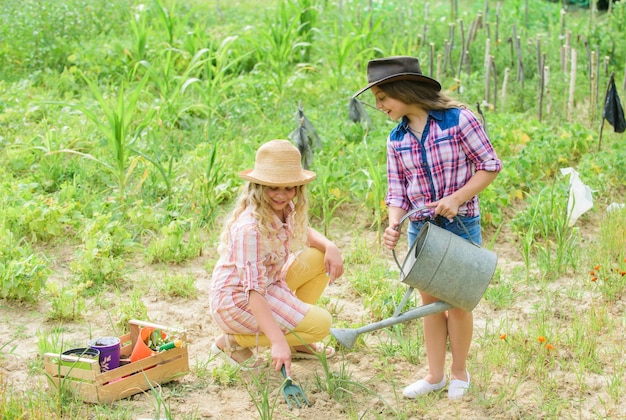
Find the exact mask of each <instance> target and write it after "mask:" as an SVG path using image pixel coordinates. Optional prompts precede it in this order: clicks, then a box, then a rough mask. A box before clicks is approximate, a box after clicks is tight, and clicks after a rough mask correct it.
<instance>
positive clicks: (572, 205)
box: [561, 168, 593, 226]
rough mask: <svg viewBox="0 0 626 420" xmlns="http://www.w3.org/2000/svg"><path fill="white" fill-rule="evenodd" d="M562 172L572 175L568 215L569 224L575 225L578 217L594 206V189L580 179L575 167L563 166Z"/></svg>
mask: <svg viewBox="0 0 626 420" xmlns="http://www.w3.org/2000/svg"><path fill="white" fill-rule="evenodd" d="M561 174H563V175H569V176H570V178H569V199H568V201H567V215H568V219H569V226H574V224H575V223H576V221H577V220H578V218H579V217H580V216H582V215H583V214H584V213H585V212H587V211H588V210H589V209H591V208H592V207H593V197H592V193H593V191H592V190H591V188H589V187H588V186H587V185H585V184H584V183H583V182H582V181H581V180H580V175H579V174H578V172H577V171H576V170H575V169H574V168H561Z"/></svg>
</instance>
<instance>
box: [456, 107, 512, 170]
mask: <svg viewBox="0 0 626 420" xmlns="http://www.w3.org/2000/svg"><path fill="white" fill-rule="evenodd" d="M459 132H460V134H461V135H462V136H463V139H464V141H462V142H461V144H462V145H463V148H464V149H465V153H466V154H467V156H468V158H469V159H470V160H471V161H472V162H473V163H474V167H475V170H477V171H481V170H482V171H489V172H500V171H501V170H502V162H501V161H500V159H498V156H497V155H496V152H495V150H494V149H493V146H492V145H491V142H490V141H489V138H488V137H487V134H486V133H485V130H484V129H483V126H482V124H480V122H479V121H478V119H476V117H475V116H474V114H472V113H471V112H470V111H468V110H465V109H464V110H462V111H461V114H460V118H459Z"/></svg>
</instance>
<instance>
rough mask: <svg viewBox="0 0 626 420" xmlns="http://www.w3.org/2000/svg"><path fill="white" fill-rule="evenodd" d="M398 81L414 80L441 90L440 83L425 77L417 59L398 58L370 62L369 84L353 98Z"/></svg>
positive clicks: (368, 67)
mask: <svg viewBox="0 0 626 420" xmlns="http://www.w3.org/2000/svg"><path fill="white" fill-rule="evenodd" d="M397 80H414V81H416V82H421V83H425V84H428V85H430V86H432V87H433V88H434V89H437V90H438V91H439V90H441V84H440V83H439V82H438V81H436V80H435V79H433V78H431V77H428V76H424V74H423V73H422V68H421V67H420V62H419V60H418V59H417V58H414V57H404V56H398V57H387V58H379V59H377V60H370V61H369V62H368V63H367V83H368V84H367V86H365V87H364V88H363V89H361V90H359V91H358V92H357V93H355V94H354V95H352V97H353V98H356V97H357V96H359V95H360V94H361V93H363V92H365V91H366V90H367V89H369V88H371V87H373V86H376V85H381V84H383V83H389V82H395V81H397Z"/></svg>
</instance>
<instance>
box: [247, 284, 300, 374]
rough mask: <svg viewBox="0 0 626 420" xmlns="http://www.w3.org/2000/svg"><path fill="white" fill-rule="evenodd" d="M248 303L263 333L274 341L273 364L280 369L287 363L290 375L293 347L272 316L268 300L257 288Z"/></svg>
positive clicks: (251, 292) (286, 367) (252, 291)
mask: <svg viewBox="0 0 626 420" xmlns="http://www.w3.org/2000/svg"><path fill="white" fill-rule="evenodd" d="M248 303H249V304H250V309H251V310H252V314H253V315H254V317H255V318H256V320H257V322H258V323H259V327H260V328H261V331H263V334H265V336H266V337H267V338H268V339H269V340H270V342H271V343H272V364H273V365H274V368H275V369H276V370H280V367H281V366H282V365H285V370H286V371H287V376H290V375H291V349H290V348H289V344H287V339H286V338H285V334H283V332H282V331H281V329H280V327H279V326H278V324H277V323H276V321H275V320H274V317H273V316H272V311H271V309H270V306H269V304H268V303H267V300H265V296H263V295H262V294H260V293H259V292H257V291H255V290H251V291H250V295H249V297H248Z"/></svg>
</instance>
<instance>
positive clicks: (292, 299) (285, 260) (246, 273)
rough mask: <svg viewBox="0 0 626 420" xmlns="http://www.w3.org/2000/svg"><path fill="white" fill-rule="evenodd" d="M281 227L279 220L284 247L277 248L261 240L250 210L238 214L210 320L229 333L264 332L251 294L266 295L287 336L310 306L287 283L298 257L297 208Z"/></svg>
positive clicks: (218, 270)
mask: <svg viewBox="0 0 626 420" xmlns="http://www.w3.org/2000/svg"><path fill="white" fill-rule="evenodd" d="M289 209H290V210H291V211H290V213H289V214H288V216H287V222H286V223H282V222H281V221H280V219H279V218H278V217H277V216H276V217H275V220H274V223H273V228H274V229H273V230H274V232H275V234H276V235H277V237H278V238H279V240H280V246H279V247H278V248H277V249H272V248H271V247H270V245H269V241H268V239H269V238H265V237H262V236H261V234H260V232H259V230H258V227H257V226H258V223H259V222H258V220H257V219H256V218H255V217H254V215H253V213H252V209H251V208H247V209H246V210H244V212H243V213H242V214H241V215H239V217H238V219H237V221H236V222H235V223H234V224H233V226H232V227H231V231H230V242H229V243H228V246H227V248H226V249H225V250H224V251H223V252H222V255H220V259H219V261H218V262H217V264H216V266H215V269H214V270H213V277H212V280H211V292H210V307H211V315H212V316H213V319H214V320H215V322H216V323H217V324H218V325H219V327H220V328H221V329H222V330H223V331H224V332H226V333H228V334H255V333H257V332H261V331H260V329H259V325H258V322H257V320H256V318H255V317H254V315H253V314H252V311H251V309H250V306H249V304H248V297H249V294H250V291H251V290H255V291H257V292H259V293H260V294H262V295H263V296H264V297H265V299H266V300H267V303H268V304H269V306H270V308H271V310H272V313H273V314H274V319H275V320H276V322H278V324H279V325H280V326H281V329H282V330H283V332H284V333H285V334H286V333H287V332H289V330H293V329H295V327H296V326H297V325H298V324H299V323H300V322H301V321H302V319H303V318H304V315H306V313H307V312H308V310H309V305H308V304H306V303H304V302H302V301H300V300H299V299H298V298H297V297H296V296H295V295H294V293H293V292H292V291H291V290H290V289H289V286H287V283H286V281H285V279H286V276H287V269H288V268H289V266H290V265H291V263H292V262H293V261H294V259H295V256H294V254H293V253H292V252H291V251H290V245H291V237H292V236H293V235H292V232H293V204H291V206H290V207H289Z"/></svg>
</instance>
